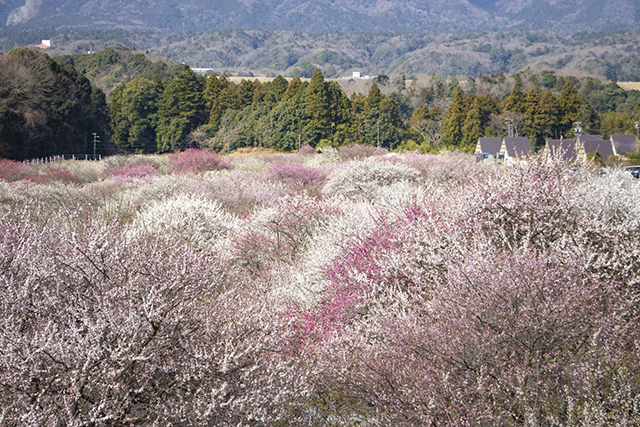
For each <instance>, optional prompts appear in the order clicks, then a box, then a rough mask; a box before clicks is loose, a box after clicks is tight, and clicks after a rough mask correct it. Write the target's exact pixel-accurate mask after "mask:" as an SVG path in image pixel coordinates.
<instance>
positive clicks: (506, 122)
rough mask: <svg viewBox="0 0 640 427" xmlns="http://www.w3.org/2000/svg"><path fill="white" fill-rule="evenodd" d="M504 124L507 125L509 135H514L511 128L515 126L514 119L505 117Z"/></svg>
mask: <svg viewBox="0 0 640 427" xmlns="http://www.w3.org/2000/svg"><path fill="white" fill-rule="evenodd" d="M504 124H505V125H507V129H508V131H507V135H509V136H510V137H511V136H513V131H512V130H511V127H512V126H513V121H512V120H511V119H510V118H509V117H507V118H506V119H504Z"/></svg>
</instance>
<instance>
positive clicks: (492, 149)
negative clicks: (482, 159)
mask: <svg viewBox="0 0 640 427" xmlns="http://www.w3.org/2000/svg"><path fill="white" fill-rule="evenodd" d="M478 144H480V152H481V153H490V154H493V155H497V154H498V153H499V152H500V147H502V138H478Z"/></svg>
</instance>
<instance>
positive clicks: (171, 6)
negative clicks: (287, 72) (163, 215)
mask: <svg viewBox="0 0 640 427" xmlns="http://www.w3.org/2000/svg"><path fill="white" fill-rule="evenodd" d="M639 20H640V7H639V6H638V4H637V3H636V2H633V1H627V0H566V1H563V2H557V1H554V0H523V1H519V2H516V3H514V2H512V1H501V0H498V1H496V0H430V1H429V2H424V1H418V0H410V1H398V0H391V1H390V0H373V1H365V0H345V1H342V2H334V1H330V0H319V1H309V0H262V1H258V0H242V1H240V0H224V1H216V2H210V1H204V0H183V1H180V2H174V1H170V0H159V1H156V2H153V3H151V4H149V3H148V2H144V1H142V0H133V1H130V2H127V3H126V5H123V3H122V2H119V1H116V0H103V1H100V2H93V1H89V0H60V1H56V2H43V1H27V2H26V4H25V2H24V1H18V0H5V1H3V2H2V3H0V21H1V22H3V23H6V25H7V26H11V27H21V28H102V29H104V28H135V29H136V30H155V31H158V30H161V31H166V32H185V31H193V32H201V31H210V30H218V29H229V28H244V29H263V30H294V31H311V32H322V33H324V32H343V33H344V32H364V31H394V32H420V33H436V32H463V33H464V32H468V31H479V30H487V31H500V30H517V29H525V30H537V29H553V30H558V29H561V30H562V31H563V32H576V31H598V30H605V31H611V30H620V29H631V28H633V26H634V24H636V23H637V22H638V21H639Z"/></svg>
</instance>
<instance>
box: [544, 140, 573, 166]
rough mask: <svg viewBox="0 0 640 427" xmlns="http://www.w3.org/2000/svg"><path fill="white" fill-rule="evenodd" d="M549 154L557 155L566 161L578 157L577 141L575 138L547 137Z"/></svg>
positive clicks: (546, 149) (546, 144)
mask: <svg viewBox="0 0 640 427" xmlns="http://www.w3.org/2000/svg"><path fill="white" fill-rule="evenodd" d="M544 152H545V154H546V155H547V156H551V157H557V158H559V159H562V160H565V161H571V160H575V159H576V143H575V141H574V140H573V139H547V141H546V142H545V144H544Z"/></svg>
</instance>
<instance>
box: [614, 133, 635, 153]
mask: <svg viewBox="0 0 640 427" xmlns="http://www.w3.org/2000/svg"><path fill="white" fill-rule="evenodd" d="M611 142H612V143H613V145H614V146H615V147H616V153H618V154H627V153H633V152H636V151H638V140H637V139H636V136H635V135H611Z"/></svg>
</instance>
